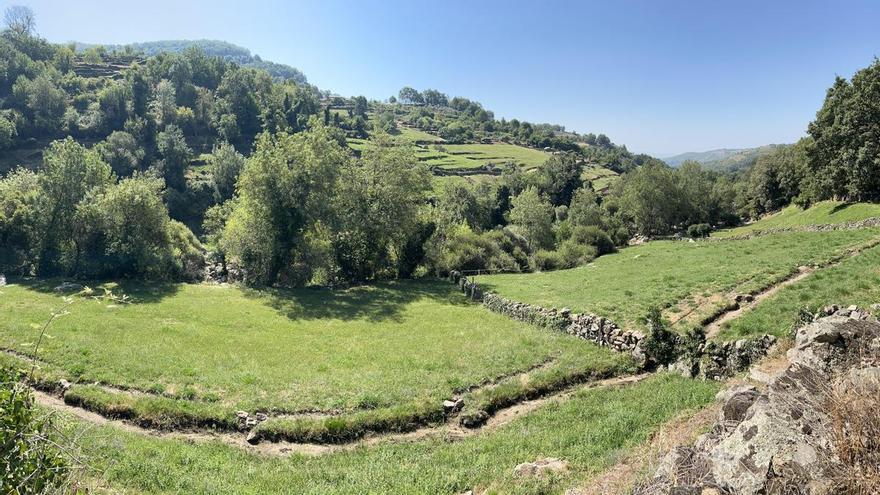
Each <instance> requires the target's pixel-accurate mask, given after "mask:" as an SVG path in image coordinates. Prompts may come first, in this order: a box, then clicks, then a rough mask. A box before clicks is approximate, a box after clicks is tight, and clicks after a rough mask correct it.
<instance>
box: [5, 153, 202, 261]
mask: <svg viewBox="0 0 880 495" xmlns="http://www.w3.org/2000/svg"><path fill="white" fill-rule="evenodd" d="M44 161H45V166H44V168H43V170H41V171H40V172H39V173H36V174H35V173H33V172H30V171H27V170H19V171H17V172H14V173H12V174H10V175H9V176H7V177H6V178H3V179H0V191H2V192H3V194H2V195H0V239H3V241H4V242H3V244H2V245H0V271H6V272H9V273H19V274H24V275H28V274H32V273H36V274H38V275H55V274H63V275H75V276H82V277H89V278H95V277H106V276H111V275H112V276H145V277H151V278H193V277H196V276H197V274H198V269H199V267H200V265H201V264H202V261H201V253H200V249H201V247H200V245H199V242H198V240H196V239H195V238H194V237H193V235H192V234H191V233H190V232H189V230H188V229H187V228H186V227H185V226H183V225H182V224H179V223H177V222H175V221H173V220H171V219H170V218H169V216H168V211H167V209H166V207H165V205H164V204H163V202H162V193H163V189H164V186H163V182H162V181H161V180H160V179H157V178H153V177H150V176H147V175H140V174H136V175H134V176H132V177H129V178H126V179H122V180H120V181H118V182H117V181H116V178H115V177H114V174H113V171H112V170H111V168H110V165H109V164H108V163H107V162H105V161H104V160H103V159H102V158H101V156H100V154H99V153H98V151H97V150H95V149H91V150H89V149H86V148H84V147H82V146H81V145H79V144H77V143H76V142H75V141H73V140H72V139H70V138H68V139H66V140H63V141H55V142H53V143H52V144H51V145H50V146H49V148H47V149H46V152H45V156H44Z"/></svg>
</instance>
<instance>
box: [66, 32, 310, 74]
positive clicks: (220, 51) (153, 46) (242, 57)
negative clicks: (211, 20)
mask: <svg viewBox="0 0 880 495" xmlns="http://www.w3.org/2000/svg"><path fill="white" fill-rule="evenodd" d="M75 45H76V50H77V51H83V50H86V49H88V48H90V47H92V46H96V45H93V44H88V43H78V42H77V43H75ZM102 46H104V48H106V49H107V50H110V51H114V50H117V51H126V50H127V49H128V50H131V51H133V52H135V53H143V54H144V55H146V56H148V57H151V56H153V55H158V54H160V53H181V52H183V51H185V50H187V49H188V48H191V47H194V46H195V47H199V48H201V49H202V50H204V51H205V54H206V55H208V56H212V57H222V58H224V59H226V60H228V61H230V62H235V63H237V64H239V65H242V66H244V67H253V68H255V69H263V70H265V71H266V72H268V73H269V74H271V75H272V77H275V78H278V79H293V80H294V81H296V82H297V83H298V84H306V83H308V79H306V76H305V74H303V73H302V71H300V70H299V69H297V68H295V67H291V66H289V65H285V64H279V63H275V62H270V61H268V60H263V59H262V58H260V56H259V55H255V54H252V53H251V51H250V50H248V49H247V48H244V47H242V46H238V45H236V44H233V43H229V42H228V41H220V40H160V41H146V42H141V43H131V44H129V45H102Z"/></svg>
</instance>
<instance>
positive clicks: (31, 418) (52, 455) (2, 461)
mask: <svg viewBox="0 0 880 495" xmlns="http://www.w3.org/2000/svg"><path fill="white" fill-rule="evenodd" d="M50 429H51V424H50V423H49V421H48V420H47V419H45V418H41V417H38V416H37V414H36V409H35V408H34V401H33V397H32V396H31V393H30V391H29V390H28V389H27V387H26V386H25V385H23V384H22V383H21V382H20V380H19V377H18V376H17V374H16V373H13V372H10V371H8V370H5V369H0V445H2V447H3V448H2V449H0V471H2V472H3V475H2V477H0V491H2V493H16V494H31V493H34V494H36V493H47V492H54V491H55V489H60V487H61V486H62V484H63V483H64V482H65V481H66V480H67V474H68V472H69V469H68V466H67V463H66V462H65V460H64V458H63V456H62V454H61V452H60V451H59V449H58V448H57V447H56V444H55V443H54V442H53V441H52V440H51V439H50Z"/></svg>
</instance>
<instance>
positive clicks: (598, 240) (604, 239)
mask: <svg viewBox="0 0 880 495" xmlns="http://www.w3.org/2000/svg"><path fill="white" fill-rule="evenodd" d="M570 239H571V240H573V241H574V242H576V243H578V244H583V245H586V246H593V247H595V248H596V254H598V255H599V256H601V255H603V254H608V253H613V252H614V251H616V248H615V247H614V241H612V240H611V237H610V236H609V235H608V234H607V233H606V232H605V231H604V230H602V229H600V228H599V227H596V226H595V225H590V226H587V227H576V228H575V229H574V230H572V232H571V237H570Z"/></svg>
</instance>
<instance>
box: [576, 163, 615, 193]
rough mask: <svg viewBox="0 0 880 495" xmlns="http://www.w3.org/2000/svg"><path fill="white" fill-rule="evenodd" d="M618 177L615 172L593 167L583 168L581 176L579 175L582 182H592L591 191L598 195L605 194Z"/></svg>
mask: <svg viewBox="0 0 880 495" xmlns="http://www.w3.org/2000/svg"><path fill="white" fill-rule="evenodd" d="M618 177H619V175H618V173H617V172H615V171H613V170H610V169H607V168H602V167H599V166H595V165H590V166H588V167H585V168H584V172H583V174H581V178H582V179H583V181H584V182H592V184H593V190H594V191H596V192H599V193H604V192H607V191H608V189H610V188H611V185H612V184H614V182H615V181H616V180H617V179H618Z"/></svg>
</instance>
